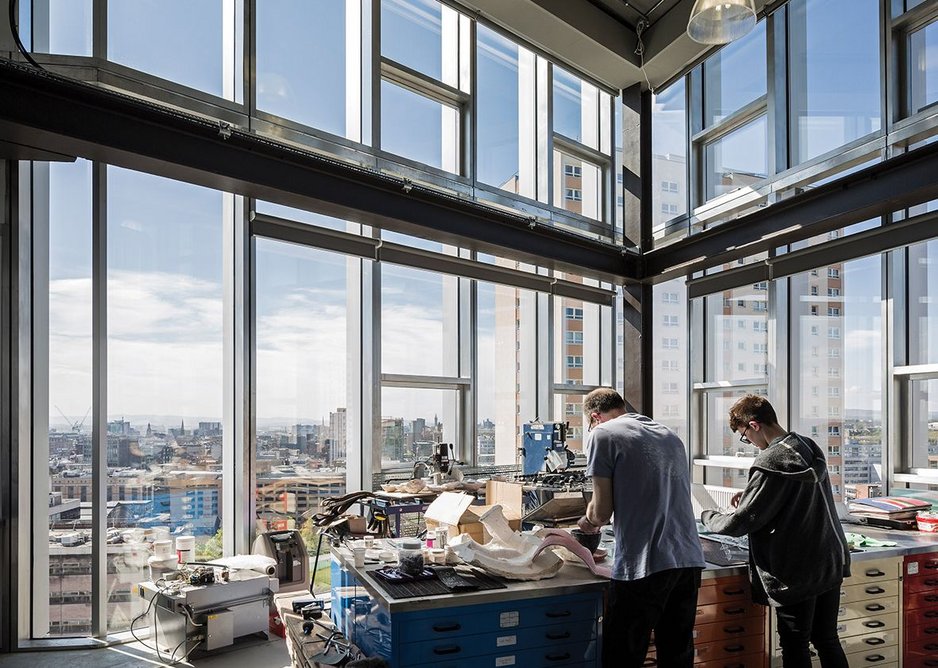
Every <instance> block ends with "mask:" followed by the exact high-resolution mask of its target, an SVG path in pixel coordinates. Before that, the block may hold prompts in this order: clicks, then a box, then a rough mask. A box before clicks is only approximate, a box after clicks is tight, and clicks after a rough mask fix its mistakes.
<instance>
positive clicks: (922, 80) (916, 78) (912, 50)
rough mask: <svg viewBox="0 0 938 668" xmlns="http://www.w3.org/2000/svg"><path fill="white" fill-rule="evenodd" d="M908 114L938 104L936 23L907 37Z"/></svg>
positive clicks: (937, 25) (937, 39)
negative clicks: (909, 101) (909, 100)
mask: <svg viewBox="0 0 938 668" xmlns="http://www.w3.org/2000/svg"><path fill="white" fill-rule="evenodd" d="M909 95H910V96H911V98H912V99H911V104H910V108H909V113H910V114H916V113H918V112H920V111H921V110H922V109H925V108H927V107H930V106H931V105H933V104H935V102H938V23H931V24H929V25H927V26H925V27H924V28H922V29H921V30H916V31H915V32H913V33H912V34H911V35H909Z"/></svg>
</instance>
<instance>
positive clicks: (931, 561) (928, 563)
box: [922, 559, 938, 569]
mask: <svg viewBox="0 0 938 668" xmlns="http://www.w3.org/2000/svg"><path fill="white" fill-rule="evenodd" d="M922 566H923V567H924V568H933V569H934V568H938V561H935V560H934V559H929V560H928V561H926V562H925V563H923V564H922Z"/></svg>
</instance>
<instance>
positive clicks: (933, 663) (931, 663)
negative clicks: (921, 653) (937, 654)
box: [923, 659, 938, 666]
mask: <svg viewBox="0 0 938 668" xmlns="http://www.w3.org/2000/svg"><path fill="white" fill-rule="evenodd" d="M923 665H926V666H938V660H935V659H925V663H924V664H923Z"/></svg>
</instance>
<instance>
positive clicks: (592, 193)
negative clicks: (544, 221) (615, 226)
mask: <svg viewBox="0 0 938 668" xmlns="http://www.w3.org/2000/svg"><path fill="white" fill-rule="evenodd" d="M554 206H556V207H558V208H560V209H565V210H566V211H570V212H572V213H578V214H580V215H581V216H586V217H587V218H592V219H593V220H602V170H601V169H600V168H599V167H598V166H597V165H594V164H592V163H589V162H586V161H585V160H580V159H579V158H575V157H573V156H571V155H567V154H566V153H561V152H560V151H554Z"/></svg>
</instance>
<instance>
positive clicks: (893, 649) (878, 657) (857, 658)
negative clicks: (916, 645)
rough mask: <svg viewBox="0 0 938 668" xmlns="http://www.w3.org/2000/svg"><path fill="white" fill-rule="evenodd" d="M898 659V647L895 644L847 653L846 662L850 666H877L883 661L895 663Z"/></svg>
mask: <svg viewBox="0 0 938 668" xmlns="http://www.w3.org/2000/svg"><path fill="white" fill-rule="evenodd" d="M898 660H899V647H898V646H896V645H889V646H888V647H877V648H876V649H867V650H863V651H862V652H851V653H849V654H847V664H848V665H850V666H879V665H882V664H884V663H895V662H896V661H898Z"/></svg>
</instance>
